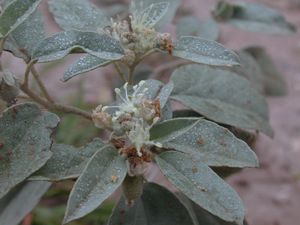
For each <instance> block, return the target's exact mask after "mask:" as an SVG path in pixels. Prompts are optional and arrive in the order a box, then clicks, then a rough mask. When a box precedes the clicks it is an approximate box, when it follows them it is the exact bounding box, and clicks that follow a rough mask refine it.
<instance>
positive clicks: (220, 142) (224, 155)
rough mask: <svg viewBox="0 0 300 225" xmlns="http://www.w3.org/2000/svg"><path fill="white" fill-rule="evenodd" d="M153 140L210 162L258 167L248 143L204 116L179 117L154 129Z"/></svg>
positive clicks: (222, 164)
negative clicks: (201, 117) (200, 117)
mask: <svg viewBox="0 0 300 225" xmlns="http://www.w3.org/2000/svg"><path fill="white" fill-rule="evenodd" d="M150 134H151V140H153V141H155V142H158V143H161V144H162V145H163V148H167V149H174V150H177V151H180V152H184V153H187V154H190V155H191V156H193V157H196V158H197V159H199V160H200V161H201V162H203V163H205V164H207V165H209V166H228V167H255V166H258V161H257V158H256V156H255V154H254V152H253V151H252V150H251V149H250V148H249V147H248V145H247V144H246V143H245V142H243V141H241V140H239V139H238V138H236V137H235V136H234V135H233V134H232V133H231V132H230V131H229V130H227V129H225V128H223V127H221V126H219V125H217V124H215V123H213V122H210V121H207V120H204V119H199V118H178V119H172V120H167V121H164V122H162V123H160V124H157V125H156V126H154V127H153V128H152V129H151V132H150Z"/></svg>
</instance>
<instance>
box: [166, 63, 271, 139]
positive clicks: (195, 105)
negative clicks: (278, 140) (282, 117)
mask: <svg viewBox="0 0 300 225" xmlns="http://www.w3.org/2000/svg"><path fill="white" fill-rule="evenodd" d="M171 80H172V81H173V82H174V91H173V94H172V98H173V99H175V100H177V101H179V102H181V103H182V104H184V105H185V106H187V107H189V108H191V109H193V110H194V111H196V112H198V113H200V114H201V115H203V116H204V117H206V118H208V119H210V120H213V121H215V122H217V123H221V124H226V125H231V126H234V127H238V128H242V129H250V130H259V131H262V132H264V133H265V134H267V135H269V136H272V135H273V131H272V128H271V127H270V125H269V122H268V121H269V115H268V106H267V103H266V100H265V99H264V97H263V96H262V95H260V94H259V93H258V92H257V91H256V90H255V89H254V88H252V87H251V83H249V81H247V80H246V79H245V78H243V77H241V76H238V75H237V74H235V73H233V72H231V71H226V70H221V69H218V68H212V67H209V66H205V65H188V66H183V67H180V68H179V69H177V70H176V71H175V72H174V73H173V75H172V78H171Z"/></svg>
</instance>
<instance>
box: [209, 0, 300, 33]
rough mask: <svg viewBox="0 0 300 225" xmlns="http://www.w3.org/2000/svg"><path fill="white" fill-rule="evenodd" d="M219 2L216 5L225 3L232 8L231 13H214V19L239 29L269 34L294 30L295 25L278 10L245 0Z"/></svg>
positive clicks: (216, 10) (292, 31) (293, 31)
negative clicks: (243, 0) (241, 0)
mask: <svg viewBox="0 0 300 225" xmlns="http://www.w3.org/2000/svg"><path fill="white" fill-rule="evenodd" d="M221 2H223V4H218V6H219V7H220V6H222V7H224V5H226V7H227V8H231V9H232V13H231V15H230V16H228V17H225V18H224V16H223V15H219V14H218V13H217V14H216V13H215V15H214V16H215V17H216V19H217V20H221V21H225V22H228V23H230V24H232V25H234V26H236V27H238V28H240V29H244V30H248V31H252V32H264V33H270V34H291V33H295V31H296V27H295V26H294V25H293V24H291V23H289V22H287V21H286V20H285V18H284V17H283V16H282V15H281V14H280V12H278V11H277V10H275V9H272V8H269V7H267V6H265V5H262V4H256V3H247V2H237V3H234V4H230V3H228V2H226V1H221ZM218 11H219V9H218V8H216V9H215V12H218Z"/></svg>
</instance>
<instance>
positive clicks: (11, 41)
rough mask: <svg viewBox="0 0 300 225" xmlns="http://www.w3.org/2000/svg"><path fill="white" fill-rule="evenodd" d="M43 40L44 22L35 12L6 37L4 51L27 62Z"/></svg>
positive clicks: (40, 15)
mask: <svg viewBox="0 0 300 225" xmlns="http://www.w3.org/2000/svg"><path fill="white" fill-rule="evenodd" d="M44 38H45V32H44V20H43V17H42V14H41V13H40V12H38V11H37V12H35V13H33V14H32V15H30V16H29V17H28V18H27V19H26V20H25V21H24V22H23V23H22V24H21V25H20V26H18V27H17V28H16V29H15V30H14V31H13V32H11V33H10V35H8V37H7V38H6V41H5V43H4V49H5V50H7V51H10V52H12V53H13V54H14V55H15V56H16V57H20V58H23V59H24V60H25V61H26V62H28V61H29V60H30V58H31V56H32V51H33V49H34V48H35V46H36V45H37V44H38V43H39V42H41V41H42V40H43V39H44Z"/></svg>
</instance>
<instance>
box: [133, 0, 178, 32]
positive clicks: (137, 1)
mask: <svg viewBox="0 0 300 225" xmlns="http://www.w3.org/2000/svg"><path fill="white" fill-rule="evenodd" d="M157 3H169V6H168V9H167V11H166V12H165V13H164V15H163V16H162V18H160V19H159V21H158V22H157V23H156V25H155V28H156V29H157V30H163V29H164V28H165V26H166V25H167V24H168V23H170V22H171V21H172V20H173V18H174V16H175V13H176V11H177V9H178V7H179V5H180V0H142V1H141V0H132V1H131V6H130V12H131V13H132V14H135V12H142V11H144V10H145V9H146V8H148V7H149V6H150V5H152V4H157Z"/></svg>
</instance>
